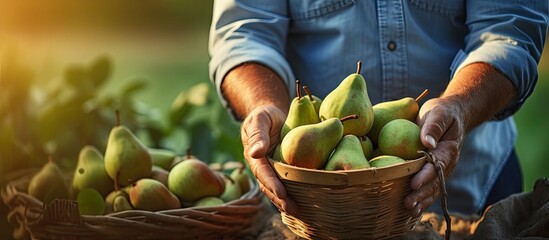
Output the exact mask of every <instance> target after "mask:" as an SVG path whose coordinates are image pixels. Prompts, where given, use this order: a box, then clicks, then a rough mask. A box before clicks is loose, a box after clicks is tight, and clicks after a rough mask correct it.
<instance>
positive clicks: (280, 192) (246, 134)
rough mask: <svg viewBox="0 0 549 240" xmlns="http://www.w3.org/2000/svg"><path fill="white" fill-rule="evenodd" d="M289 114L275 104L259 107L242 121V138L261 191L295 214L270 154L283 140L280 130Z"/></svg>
mask: <svg viewBox="0 0 549 240" xmlns="http://www.w3.org/2000/svg"><path fill="white" fill-rule="evenodd" d="M285 119H286V114H285V113H284V112H282V111H281V110H280V109H278V108H276V107H274V106H260V107H257V108H256V109H254V110H253V111H252V112H250V113H249V114H248V116H247V117H246V119H244V121H243V122H242V127H241V132H240V135H241V138H242V144H243V145H244V157H245V158H246V160H247V161H248V165H249V166H250V169H251V170H252V172H253V174H254V175H255V176H256V178H257V180H258V182H259V186H260V188H261V191H263V192H264V193H265V194H266V195H267V197H268V198H269V199H270V200H271V201H272V202H273V203H274V204H275V206H276V207H277V208H278V209H280V210H281V211H285V212H288V213H290V214H291V213H293V212H295V211H296V209H297V207H296V205H295V203H294V202H293V201H292V200H291V199H290V198H288V196H287V195H286V189H285V188H284V185H282V182H280V180H279V179H278V177H277V176H276V173H275V172H274V170H273V168H272V167H271V165H270V163H269V160H268V159H267V154H268V153H271V152H272V151H273V150H274V148H275V147H276V145H277V143H279V142H280V129H281V128H282V125H283V124H284V120H285Z"/></svg>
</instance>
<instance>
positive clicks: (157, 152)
mask: <svg viewBox="0 0 549 240" xmlns="http://www.w3.org/2000/svg"><path fill="white" fill-rule="evenodd" d="M149 153H150V154H151V159H152V162H153V165H154V166H159V167H161V168H163V169H165V170H168V171H169V170H170V169H171V167H172V163H173V160H174V159H175V157H176V154H175V152H174V151H172V150H168V149H160V148H149Z"/></svg>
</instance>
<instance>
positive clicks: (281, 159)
mask: <svg viewBox="0 0 549 240" xmlns="http://www.w3.org/2000/svg"><path fill="white" fill-rule="evenodd" d="M273 160H276V161H279V162H283V163H286V161H284V157H283V156H282V151H281V150H280V143H279V144H277V145H276V147H275V149H274V152H273Z"/></svg>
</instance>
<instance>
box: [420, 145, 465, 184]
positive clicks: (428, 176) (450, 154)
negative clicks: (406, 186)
mask: <svg viewBox="0 0 549 240" xmlns="http://www.w3.org/2000/svg"><path fill="white" fill-rule="evenodd" d="M438 145H439V146H438V147H437V148H436V149H433V150H431V154H433V156H434V158H435V159H436V160H437V161H439V163H440V165H441V167H442V170H443V171H444V176H445V177H448V176H450V174H451V173H452V171H453V169H454V167H455V165H456V162H457V158H458V156H459V150H458V143H456V142H454V141H441V142H439V144H438ZM435 177H437V172H436V169H435V166H434V165H433V164H431V163H427V164H425V165H423V168H422V169H421V170H420V171H419V172H417V173H416V174H415V175H414V177H413V178H412V180H411V182H410V187H411V188H412V189H413V190H417V189H419V188H420V187H421V186H422V185H423V184H424V183H426V182H429V181H431V180H433V179H434V178H435Z"/></svg>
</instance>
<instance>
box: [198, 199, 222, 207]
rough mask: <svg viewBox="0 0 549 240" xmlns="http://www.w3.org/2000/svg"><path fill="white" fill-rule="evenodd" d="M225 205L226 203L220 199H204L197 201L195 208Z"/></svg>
mask: <svg viewBox="0 0 549 240" xmlns="http://www.w3.org/2000/svg"><path fill="white" fill-rule="evenodd" d="M223 203H225V202H223V200H221V198H218V197H204V198H201V199H199V200H198V201H196V202H195V203H194V207H204V206H219V205H222V204H223Z"/></svg>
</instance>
